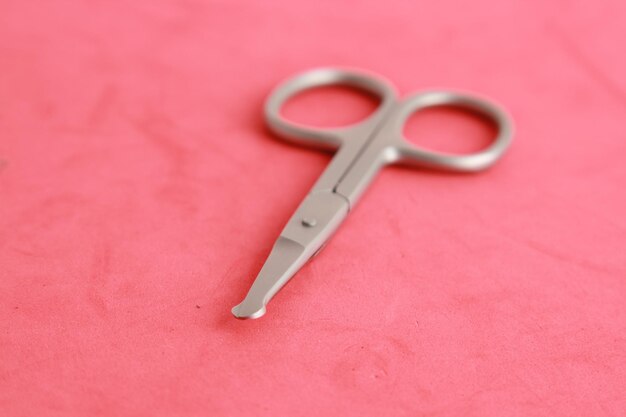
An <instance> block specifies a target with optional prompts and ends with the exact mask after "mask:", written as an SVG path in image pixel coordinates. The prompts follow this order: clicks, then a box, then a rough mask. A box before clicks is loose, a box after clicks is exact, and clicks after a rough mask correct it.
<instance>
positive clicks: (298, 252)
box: [232, 191, 349, 319]
mask: <svg viewBox="0 0 626 417" xmlns="http://www.w3.org/2000/svg"><path fill="white" fill-rule="evenodd" d="M348 210H349V205H348V201H347V200H346V199H345V197H343V196H341V195H338V194H336V193H333V192H332V191H323V192H315V193H311V194H309V195H308V196H307V198H305V199H304V201H303V202H302V204H300V207H298V210H296V212H295V214H294V215H293V216H292V217H291V219H290V220H289V222H288V223H287V225H286V226H285V228H284V229H283V231H282V233H281V235H280V237H279V238H278V240H277V241H276V243H275V244H274V247H273V248H272V252H270V256H269V257H268V258H267V261H265V264H264V265H263V268H262V269H261V272H259V275H258V276H257V277H256V279H255V281H254V283H253V284H252V287H251V288H250V291H248V294H247V295H246V298H245V299H244V300H243V301H242V302H241V304H239V305H237V306H235V307H234V308H233V309H232V313H233V315H234V316H235V317H237V318H240V319H256V318H258V317H261V316H262V315H263V314H265V306H266V305H267V303H268V302H269V301H270V300H271V299H272V297H273V296H274V295H275V294H276V293H277V292H278V291H279V290H280V289H281V288H282V287H283V286H284V285H285V284H286V283H287V281H289V279H290V278H291V277H292V276H293V275H294V274H295V273H296V272H297V271H298V270H299V269H300V268H301V267H302V266H303V265H304V264H305V263H306V262H307V261H308V260H309V259H310V258H311V257H312V256H313V255H315V254H316V253H317V252H318V251H319V250H320V248H321V247H322V246H323V245H324V243H326V241H327V240H328V239H329V238H330V236H331V235H332V233H333V232H334V231H335V229H337V227H338V226H339V224H340V223H341V221H342V220H343V219H344V218H345V217H346V215H347V214H348Z"/></svg>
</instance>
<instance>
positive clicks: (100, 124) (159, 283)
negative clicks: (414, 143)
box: [0, 0, 626, 417]
mask: <svg viewBox="0 0 626 417" xmlns="http://www.w3.org/2000/svg"><path fill="white" fill-rule="evenodd" d="M625 16H626V3H624V2H623V1H619V0H612V1H603V2H599V1H598V2H571V1H552V2H544V1H512V2H511V1H506V2H505V1H496V0H489V1H487V0H478V1H473V2H453V1H449V0H442V1H435V2H426V1H405V2H396V1H382V2H379V1H360V2H356V1H348V2H340V1H328V0H322V1H315V2H299V1H298V2H297V1H247V2H230V1H220V2H201V1H194V0H186V1H168V0H150V1H148V0H137V1H127V2H122V1H93V2H78V1H55V2H34V1H5V2H2V3H1V4H0V57H1V58H0V60H1V62H0V160H2V164H1V165H2V168H1V169H0V415H2V416H7V417H11V416H235V415H240V416H320V415H325V416H405V415H406V416H418V415H419V416H422V415H423V416H482V417H485V416H511V417H512V416H519V417H522V416H523V417H528V416H551V417H554V416H624V415H626V162H625V161H626V159H625V157H626V140H625V137H624V132H625V123H624V121H625V120H626V77H624V74H626V55H625V54H624V48H623V40H624V39H626V18H625ZM322 65H342V66H351V67H361V68H365V69H368V70H371V71H374V72H378V73H380V74H382V75H384V76H386V77H388V78H389V79H390V80H392V81H393V82H394V83H395V84H396V86H397V87H398V90H399V91H400V92H401V94H407V93H410V92H413V91H414V90H419V89H424V88H432V87H449V88H457V89H463V90H469V91H475V92H479V93H481V94H484V95H487V96H489V97H492V98H494V99H495V100H497V101H498V102H500V103H502V104H503V105H504V106H505V107H507V108H508V109H509V110H510V111H511V113H512V114H513V116H514V119H515V122H516V126H517V132H516V136H515V141H514V143H513V146H512V147H511V149H510V151H509V152H508V154H507V155H506V156H505V157H504V158H503V159H502V160H501V161H500V162H499V163H498V164H497V166H495V167H494V168H493V169H491V170H489V171H488V172H485V173H481V174H479V175H471V176H467V175H445V174H438V173H433V172H428V171H418V170H412V169H402V168H390V169H386V170H384V172H382V174H381V175H380V176H379V177H378V178H377V179H376V181H375V182H374V184H373V186H372V187H371V188H370V189H369V190H368V191H367V193H366V194H365V196H364V197H363V199H362V200H361V202H360V204H359V205H358V206H357V207H356V208H355V210H354V211H353V212H352V214H351V215H350V218H349V219H348V220H347V221H346V222H345V224H344V225H343V227H342V228H341V229H340V230H339V232H338V233H337V235H336V236H335V237H334V238H333V240H332V241H331V242H330V244H329V245H328V247H327V249H325V251H324V252H323V253H322V254H321V255H320V256H319V257H317V258H316V259H314V261H313V262H311V263H309V264H308V265H307V266H306V267H305V268H304V269H303V270H301V271H300V273H299V274H298V275H297V276H296V277H295V278H294V279H293V280H292V281H291V282H290V284H289V285H287V286H286V287H285V288H284V289H283V291H281V292H280V293H279V294H278V296H277V297H276V298H275V299H274V300H273V301H272V303H270V305H269V307H268V314H267V315H266V316H265V317H264V318H262V319H260V320H257V321H246V322H242V321H237V320H235V319H233V318H232V316H231V313H230V308H231V307H232V306H233V305H235V304H236V303H238V302H239V301H240V300H241V299H242V297H243V296H244V295H245V293H246V291H247V290H248V288H249V286H250V284H251V283H252V281H253V279H254V277H255V276H256V273H257V272H258V270H259V268H260V267H261V265H262V263H263V262H264V260H265V258H266V256H267V254H268V252H269V250H270V248H271V246H272V244H273V243H274V241H275V239H276V237H277V236H278V234H279V232H280V230H281V229H282V227H283V225H284V223H285V222H286V221H287V219H288V218H289V216H290V215H291V214H292V212H293V210H294V209H295V207H296V206H297V204H298V203H299V201H300V200H301V199H302V198H303V196H304V195H305V194H306V192H307V191H308V189H309V187H310V186H311V185H312V184H313V182H314V181H315V179H316V178H317V177H318V175H319V174H320V173H321V172H322V170H323V169H324V167H325V166H326V164H327V163H328V161H329V159H330V157H329V155H327V154H324V153H319V152H315V151H312V150H310V149H305V148H299V147H296V146H292V145H288V144H285V143H283V142H281V141H278V140H276V139H275V138H274V137H273V136H272V135H271V134H270V133H268V132H267V131H266V129H265V128H264V122H263V118H262V104H263V100H264V98H265V97H266V95H267V94H268V93H269V91H270V90H271V88H272V87H273V86H274V85H275V84H276V83H278V82H280V81H281V80H283V79H284V78H286V77H289V76H292V75H293V74H294V73H296V72H298V71H302V70H306V69H309V68H312V67H317V66H322ZM303 100H304V98H303ZM350 100H351V99H350ZM300 104H305V103H300ZM345 107H349V108H350V109H352V106H345ZM353 107H354V109H353V110H350V109H345V110H346V111H347V112H356V113H358V112H359V111H362V110H366V104H365V103H363V102H361V101H355V105H354V106H353ZM305 108H306V106H299V107H297V108H294V110H293V112H294V113H293V115H294V117H302V118H306V117H312V119H313V120H315V117H314V115H315V114H317V113H316V112H318V113H320V114H321V113H322V112H323V111H324V110H325V108H324V106H319V105H318V106H313V105H312V106H311V107H310V109H308V110H304V109H305ZM326 110H327V109H326ZM339 110H342V109H339ZM356 113H355V114H356ZM320 117H321V116H320ZM429 120H430V119H429ZM425 123H426V122H425ZM458 123H461V124H456V122H451V123H442V125H444V126H436V125H437V124H438V123H434V124H435V126H431V125H432V123H431V125H424V126H423V129H422V131H424V130H426V131H427V132H430V131H433V132H434V131H436V130H437V129H436V128H437V127H441V128H444V127H445V128H449V129H451V131H452V132H455V131H456V132H458V133H459V135H461V136H463V135H464V132H469V133H468V136H472V135H474V136H476V135H478V136H480V134H481V132H482V130H481V129H480V128H477V127H476V126H474V128H473V129H474V130H472V129H470V128H467V125H468V123H465V122H463V121H462V120H460V121H459V122H458ZM445 125H449V126H445ZM454 126H457V127H458V126H461V127H462V126H465V127H462V128H455V127H454ZM431 127H432V129H431ZM427 132H426V133H427ZM471 132H474V133H471ZM426 133H424V134H426ZM458 140H459V142H463V141H464V140H465V139H464V138H458Z"/></svg>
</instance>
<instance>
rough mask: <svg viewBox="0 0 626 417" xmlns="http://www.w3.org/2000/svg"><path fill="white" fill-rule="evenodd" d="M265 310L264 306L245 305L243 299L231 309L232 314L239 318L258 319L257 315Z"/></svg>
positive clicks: (262, 313)
mask: <svg viewBox="0 0 626 417" xmlns="http://www.w3.org/2000/svg"><path fill="white" fill-rule="evenodd" d="M266 311H267V309H266V308H265V306H261V307H260V308H259V307H250V306H246V305H245V301H244V302H242V303H241V304H238V305H236V306H235V307H233V309H232V310H231V312H232V313H233V316H235V317H236V318H238V319H240V320H247V319H258V318H259V317H261V316H263V315H264V314H265V312H266Z"/></svg>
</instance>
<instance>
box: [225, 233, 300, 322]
mask: <svg viewBox="0 0 626 417" xmlns="http://www.w3.org/2000/svg"><path fill="white" fill-rule="evenodd" d="M307 259H308V257H307V256H306V254H305V248H304V246H302V245H300V244H299V243H297V242H294V241H293V240H291V239H287V238H284V237H279V238H278V240H277V241H276V243H275V244H274V247H273V248H272V252H271V253H270V256H269V257H268V258H267V261H266V262H265V265H263V268H262V269H261V271H260V272H259V275H258V276H257V277H256V280H255V281H254V284H252V287H251V288H250V291H248V295H246V298H245V299H244V300H243V301H242V302H241V304H239V305H237V306H235V307H233V310H232V312H233V315H234V316H235V317H237V318H239V319H256V318H259V317H261V316H262V315H263V314H265V305H266V304H267V303H268V301H269V300H270V299H271V298H272V296H273V295H274V294H276V292H278V290H279V289H280V288H282V286H283V285H285V283H286V282H287V281H288V280H289V278H291V277H292V276H293V274H294V273H295V272H296V271H297V270H298V269H300V267H301V266H302V265H303V264H304V263H305V262H306V261H307Z"/></svg>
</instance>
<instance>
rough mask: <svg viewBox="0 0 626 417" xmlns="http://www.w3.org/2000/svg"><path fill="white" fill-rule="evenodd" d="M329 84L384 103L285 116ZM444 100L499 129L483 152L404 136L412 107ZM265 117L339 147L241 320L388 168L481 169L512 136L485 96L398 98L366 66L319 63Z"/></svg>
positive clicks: (312, 140) (254, 314)
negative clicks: (291, 105) (340, 113)
mask: <svg viewBox="0 0 626 417" xmlns="http://www.w3.org/2000/svg"><path fill="white" fill-rule="evenodd" d="M328 85H345V86H349V87H353V88H357V89H361V90H364V91H366V92H368V93H371V94H373V95H375V96H377V97H379V98H380V104H379V106H378V108H377V109H376V110H375V111H374V112H373V113H372V114H371V115H370V116H369V117H367V118H366V119H365V120H363V121H361V122H359V123H356V124H353V125H349V126H346V127H341V128H330V129H326V128H312V127H308V126H305V125H301V124H297V123H293V122H290V121H288V120H286V119H284V118H283V117H282V116H281V115H280V109H281V107H282V106H283V104H285V102H286V101H287V100H288V99H289V98H291V97H293V96H294V95H297V94H298V93H301V92H303V91H304V90H308V89H311V88H315V87H321V86H328ZM442 105H443V106H453V107H458V108H460V109H463V110H466V111H470V112H473V113H475V114H478V115H481V116H483V117H486V118H487V119H489V120H490V121H492V122H493V123H494V124H495V126H496V128H497V134H496V137H495V139H494V140H493V141H492V142H491V144H490V145H489V146H488V147H487V148H485V149H483V150H481V151H480V152H477V153H474V154H469V155H452V154H446V153H441V152H435V151H431V150H426V149H422V148H420V147H418V146H416V145H414V144H412V143H410V142H408V141H407V140H406V139H405V138H404V136H403V133H402V131H403V127H404V124H405V122H406V120H407V119H408V117H409V116H410V115H411V114H412V113H414V112H416V111H419V110H421V109H424V108H427V107H433V106H442ZM265 119H266V121H267V124H268V125H269V127H270V129H271V130H272V131H273V132H274V133H275V134H276V135H277V136H278V137H280V138H282V139H285V140H288V141H291V142H295V143H296V144H299V145H306V146H312V147H315V148H321V149H327V150H335V151H336V153H335V156H334V158H333V160H332V161H331V163H330V164H329V165H328V167H327V168H326V170H325V171H324V173H323V174H322V176H321V177H320V178H319V179H318V180H317V182H316V183H315V185H314V186H313V188H312V189H311V191H310V192H309V193H308V194H307V196H306V197H305V198H304V200H303V201H302V203H301V204H300V206H299V207H298V209H297V210H296V212H295V213H294V215H293V216H292V217H291V219H289V222H288V223H287V225H286V226H285V228H284V229H283V231H282V232H281V234H280V237H279V238H278V240H277V241H276V243H275V244H274V247H273V249H272V251H271V253H270V255H269V257H268V259H267V261H266V262H265V264H264V265H263V268H262V269H261V271H260V272H259V275H258V276H257V278H256V280H255V281H254V283H253V284H252V287H251V288H250V291H249V292H248V294H247V295H246V297H245V299H244V300H243V301H242V302H241V303H240V304H239V305H237V306H235V307H234V308H233V309H232V313H233V315H234V316H235V317H237V318H240V319H252V318H258V317H261V316H262V315H263V314H265V311H266V305H267V303H268V302H269V301H270V300H271V299H272V297H274V295H275V294H276V293H277V292H278V291H279V290H280V289H281V288H282V287H283V286H284V285H285V284H286V283H287V282H288V281H289V280H290V279H291V277H293V275H294V274H295V273H296V272H297V271H298V270H299V269H300V268H301V267H302V266H303V265H304V264H305V263H306V262H307V261H308V260H309V259H311V258H312V257H313V256H314V255H315V254H317V253H318V252H319V251H320V249H321V248H322V247H323V246H324V245H325V244H326V242H327V241H328V239H329V238H330V237H331V236H332V234H333V233H334V232H335V230H336V229H337V228H338V227H339V225H340V224H341V222H343V220H344V219H345V218H346V216H347V215H348V213H349V212H350V210H352V208H353V207H354V205H355V204H356V202H357V200H358V199H359V197H360V196H361V195H362V193H363V191H364V190H365V188H366V187H367V185H368V184H369V183H370V182H371V181H372V179H373V178H374V177H375V175H376V173H377V172H378V171H379V170H380V169H381V168H382V167H384V166H385V165H388V164H393V163H401V164H405V165H410V166H414V167H420V168H434V169H439V170H444V171H457V172H475V171H480V170H483V169H485V168H487V167H489V166H491V165H492V164H493V163H494V162H496V161H497V160H498V158H500V157H501V156H502V154H503V153H504V151H505V150H506V149H507V147H508V146H509V144H510V143H511V139H512V135H513V126H512V123H511V121H510V118H509V117H508V116H507V114H506V113H505V112H504V111H503V110H502V109H501V108H500V107H498V106H496V105H495V104H493V103H491V102H489V101H486V100H485V99H483V98H478V97H475V96H471V95H466V94H462V93H457V92H451V91H427V92H421V93H417V94H414V95H411V96H409V97H407V98H404V99H398V98H397V95H396V92H395V88H394V87H393V85H392V84H391V83H390V82H389V81H387V80H386V79H384V78H382V77H380V76H377V75H374V74H371V73H369V72H364V71H361V70H358V71H357V70H346V69H339V68H319V69H314V70H311V71H308V72H305V73H302V74H299V75H296V76H295V77H293V78H291V79H288V80H287V81H285V82H283V83H282V84H280V85H279V86H278V87H276V89H275V90H274V91H273V92H272V94H271V95H270V96H269V98H268V99H267V101H266V103H265Z"/></svg>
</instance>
